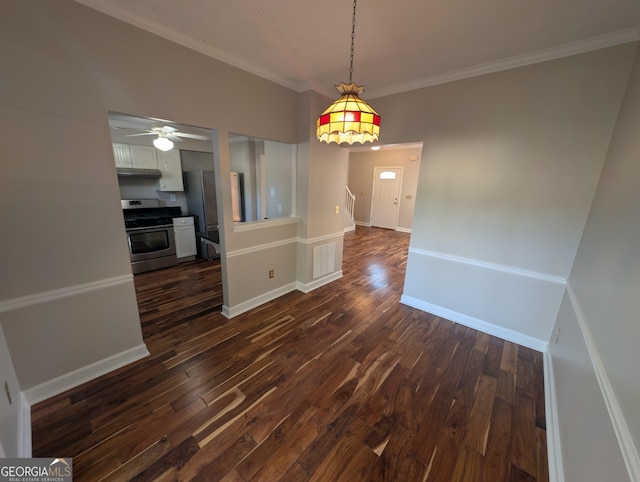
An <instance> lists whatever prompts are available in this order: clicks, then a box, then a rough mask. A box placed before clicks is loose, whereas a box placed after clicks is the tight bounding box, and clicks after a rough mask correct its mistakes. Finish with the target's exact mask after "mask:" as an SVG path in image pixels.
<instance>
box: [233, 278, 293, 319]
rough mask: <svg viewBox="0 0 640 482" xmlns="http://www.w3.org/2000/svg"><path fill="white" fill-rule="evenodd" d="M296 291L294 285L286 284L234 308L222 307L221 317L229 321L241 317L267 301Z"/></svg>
mask: <svg viewBox="0 0 640 482" xmlns="http://www.w3.org/2000/svg"><path fill="white" fill-rule="evenodd" d="M295 289H296V283H295V282H294V283H288V284H286V285H283V286H280V287H279V288H276V289H274V290H271V291H268V292H267V293H263V294H261V295H259V296H256V297H255V298H251V299H250V300H247V301H243V302H242V303H239V304H237V305H234V306H227V305H222V316H224V317H225V318H228V319H231V318H233V317H235V316H238V315H241V314H242V313H245V312H247V311H249V310H252V309H254V308H257V307H258V306H260V305H263V304H265V303H267V302H269V301H272V300H275V299H276V298H279V297H280V296H283V295H286V294H287V293H290V292H292V291H294V290H295Z"/></svg>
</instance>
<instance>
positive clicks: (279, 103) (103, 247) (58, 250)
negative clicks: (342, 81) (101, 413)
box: [0, 0, 298, 398]
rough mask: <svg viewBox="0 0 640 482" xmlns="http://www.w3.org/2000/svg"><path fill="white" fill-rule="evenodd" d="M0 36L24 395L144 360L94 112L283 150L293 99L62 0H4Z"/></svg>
mask: <svg viewBox="0 0 640 482" xmlns="http://www.w3.org/2000/svg"><path fill="white" fill-rule="evenodd" d="M0 31H2V45H1V47H2V48H1V49H0V62H1V63H2V65H4V66H11V68H6V69H2V72H1V73H0V75H1V83H2V85H3V88H2V89H0V124H1V125H2V128H3V130H4V132H9V133H11V135H7V136H6V139H5V141H4V142H3V152H4V155H3V159H4V161H3V165H4V167H5V169H4V170H5V174H3V176H1V177H0V192H1V194H0V198H1V203H0V206H1V207H0V209H1V210H2V220H3V222H4V223H6V224H7V225H8V226H11V228H10V229H8V230H6V232H4V234H3V249H2V250H1V254H0V265H1V266H2V267H3V276H2V277H1V279H0V303H1V304H2V306H0V315H1V317H0V326H1V327H2V329H3V332H4V336H5V338H6V342H7V346H8V349H9V351H10V354H11V358H12V360H13V363H14V366H15V373H16V374H17V380H18V382H19V385H20V388H21V389H22V390H26V391H27V392H29V390H31V392H29V393H31V395H32V396H34V397H36V398H37V396H38V395H37V393H41V392H38V390H36V392H37V393H36V392H34V390H35V389H40V388H42V389H43V390H44V388H47V389H48V390H51V389H62V388H64V387H61V386H58V387H55V388H54V387H53V386H51V385H50V384H51V383H53V382H52V381H54V380H58V377H69V376H71V374H75V373H77V371H78V370H79V371H80V372H82V374H83V375H82V376H80V378H82V377H83V376H87V377H91V376H95V375H96V373H97V372H91V370H93V369H94V368H95V370H97V371H98V372H100V371H102V370H108V369H110V368H113V367H112V366H111V367H109V366H107V365H104V366H103V365H100V364H101V363H103V362H104V361H105V360H107V359H109V360H112V359H114V358H112V357H115V358H118V357H120V358H118V361H117V362H114V363H116V364H122V363H126V362H128V361H131V359H132V358H137V357H139V356H142V355H143V354H144V345H143V342H142V336H141V332H140V326H139V318H138V312H137V307H136V302H135V291H134V287H133V280H132V276H131V268H130V264H129V257H128V250H127V244H126V236H125V231H124V223H123V219H122V212H121V208H120V203H119V199H120V193H119V189H118V181H117V178H116V173H115V167H114V162H113V154H112V150H111V137H110V132H109V127H108V124H107V115H108V112H109V111H114V112H126V113H131V114H133V115H139V116H144V117H157V118H164V119H171V120H172V121H175V122H178V123H183V124H188V125H197V126H203V127H206V128H211V129H219V130H222V131H228V130H234V131H242V132H249V133H251V134H253V135H256V136H261V137H265V138H271V139H277V140H281V141H283V142H295V141H296V138H297V120H296V118H295V115H293V116H292V115H290V114H291V113H293V114H295V113H296V112H297V109H298V95H297V94H296V93H294V92H292V91H290V90H288V89H285V88H283V87H280V86H278V85H276V84H273V83H272V82H268V81H265V80H263V79H260V78H258V77H256V76H253V75H250V74H247V73H245V72H242V71H239V70H238V69H235V68H232V67H230V66H228V65H225V64H223V63H221V62H217V61H214V60H212V59H210V58H208V57H205V56H203V55H201V54H198V53H195V52H192V51H189V50H187V49H185V48H182V47H179V46H177V45H175V44H172V43H171V42H168V41H165V40H162V39H160V38H158V37H156V36H154V35H151V34H149V33H146V32H144V31H142V30H139V29H136V28H134V27H131V26H129V25H127V24H125V23H123V22H120V21H117V20H114V19H111V18H109V17H107V16H105V15H102V14H100V13H98V12H95V11H93V10H91V9H89V8H87V7H84V6H81V5H79V4H77V3H75V2H72V1H70V0H64V1H58V2H46V1H39V2H21V1H8V2H4V3H3V15H2V17H1V18H0ZM158 52H162V59H163V61H162V62H157V58H158V57H157V56H158ZM186 73H191V74H189V75H187V74H186ZM167 86H171V92H172V95H170V96H167ZM238 97H242V98H244V99H246V104H243V105H238V103H237V102H236V100H235V99H237V98H238ZM274 112H276V114H274ZM278 113H281V118H279V119H278V121H277V122H272V121H273V116H274V115H278ZM227 150H228V147H227ZM226 172H227V173H228V166H227V171H226ZM267 231H268V230H267ZM279 236H280V233H275V234H268V233H267V234H266V237H267V238H268V239H269V240H273V239H274V238H276V239H278V237H279ZM261 237H262V233H261V235H260V236H255V235H254V236H253V237H252V238H249V237H248V236H245V237H244V239H245V242H246V245H249V246H250V245H251V242H253V243H254V244H256V243H260V242H261V241H260V240H261ZM252 240H253V241H252ZM293 259H294V260H293V261H288V260H282V263H285V264H284V265H282V267H280V268H281V269H280V271H286V270H287V269H289V270H293V271H295V256H294V258H293ZM289 266H291V267H289ZM227 275H228V274H227ZM231 276H233V273H231ZM261 289H263V290H266V289H265V288H261ZM100 307H104V308H100ZM96 364H97V365H96ZM98 365H99V368H96V367H97V366H98ZM87 370H88V371H87ZM85 372H86V373H85ZM65 380H66V382H65V383H77V382H78V380H77V379H74V380H70V379H69V380H67V379H65ZM44 392H46V390H45V391H44ZM44 392H43V393H44ZM48 393H50V391H49V392H48Z"/></svg>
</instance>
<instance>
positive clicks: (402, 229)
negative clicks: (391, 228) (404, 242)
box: [396, 227, 411, 234]
mask: <svg viewBox="0 0 640 482" xmlns="http://www.w3.org/2000/svg"><path fill="white" fill-rule="evenodd" d="M396 231H399V232H401V233H409V234H411V228H400V227H396Z"/></svg>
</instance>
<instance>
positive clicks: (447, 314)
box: [400, 294, 548, 353]
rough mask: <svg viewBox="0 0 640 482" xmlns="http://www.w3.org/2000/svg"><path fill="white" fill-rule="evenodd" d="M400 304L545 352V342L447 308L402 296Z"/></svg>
mask: <svg viewBox="0 0 640 482" xmlns="http://www.w3.org/2000/svg"><path fill="white" fill-rule="evenodd" d="M400 303H402V304H404V305H407V306H411V307H413V308H417V309H419V310H421V311H425V312H427V313H431V314H434V315H436V316H439V317H441V318H445V319H447V320H450V321H453V322H455V323H458V324H460V325H464V326H468V327H469V328H473V329H474V330H478V331H481V332H483V333H487V334H489V335H493V336H497V337H498V338H501V339H503V340H507V341H510V342H512V343H517V344H518V345H522V346H526V347H527V348H531V349H533V350H537V351H540V352H543V353H544V352H546V351H547V346H548V342H547V341H545V340H540V339H538V338H534V337H532V336H528V335H524V334H522V333H519V332H517V331H514V330H510V329H508V328H503V327H501V326H497V325H494V324H493V323H488V322H486V321H483V320H479V319H478V318H474V317H472V316H468V315H465V314H462V313H458V312H457V311H453V310H450V309H448V308H443V307H441V306H437V305H434V304H431V303H428V302H426V301H423V300H419V299H417V298H414V297H412V296H407V295H404V294H403V295H402V296H401V297H400Z"/></svg>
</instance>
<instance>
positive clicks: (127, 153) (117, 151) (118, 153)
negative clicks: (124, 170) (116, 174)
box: [112, 144, 131, 167]
mask: <svg viewBox="0 0 640 482" xmlns="http://www.w3.org/2000/svg"><path fill="white" fill-rule="evenodd" d="M112 146H113V159H114V161H115V162H116V167H131V149H130V148H129V144H113V145H112Z"/></svg>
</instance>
